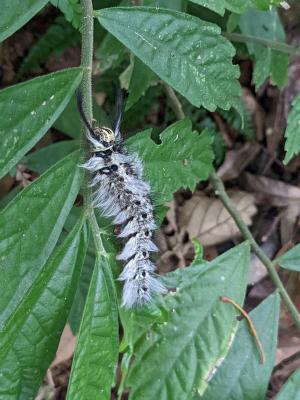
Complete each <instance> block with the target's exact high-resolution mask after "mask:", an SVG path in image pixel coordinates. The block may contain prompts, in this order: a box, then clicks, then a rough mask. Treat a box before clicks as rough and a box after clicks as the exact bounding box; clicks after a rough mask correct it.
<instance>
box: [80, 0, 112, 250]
mask: <svg viewBox="0 0 300 400" xmlns="http://www.w3.org/2000/svg"><path fill="white" fill-rule="evenodd" d="M81 7H82V47H81V67H82V68H83V76H82V81H81V94H82V107H83V110H84V113H85V115H86V117H87V118H88V120H89V121H91V120H92V117H93V102H92V66H93V42H94V18H93V3H92V0H81ZM81 145H82V148H83V150H84V153H85V154H86V153H87V151H88V143H87V140H86V127H85V125H84V124H82V128H81ZM84 207H85V209H86V211H87V213H88V218H89V222H90V225H91V229H92V235H93V239H94V243H95V248H96V253H97V255H101V256H105V255H106V252H105V251H104V248H103V244H102V241H101V232H100V229H99V226H98V223H97V219H96V216H95V213H94V209H93V206H92V201H91V193H90V190H88V188H87V185H86V182H85V185H84Z"/></svg>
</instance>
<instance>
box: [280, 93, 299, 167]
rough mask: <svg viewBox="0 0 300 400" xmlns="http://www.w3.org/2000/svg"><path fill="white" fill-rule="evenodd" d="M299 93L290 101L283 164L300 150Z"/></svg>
mask: <svg viewBox="0 0 300 400" xmlns="http://www.w3.org/2000/svg"><path fill="white" fill-rule="evenodd" d="M299 113H300V94H298V96H296V97H295V99H294V100H293V103H292V111H290V113H289V116H288V121H287V128H286V131H285V139H286V142H285V145H284V150H285V157H284V160H283V162H284V164H287V163H288V162H289V161H291V159H292V158H293V156H294V155H296V154H298V153H299V152H300V119H299Z"/></svg>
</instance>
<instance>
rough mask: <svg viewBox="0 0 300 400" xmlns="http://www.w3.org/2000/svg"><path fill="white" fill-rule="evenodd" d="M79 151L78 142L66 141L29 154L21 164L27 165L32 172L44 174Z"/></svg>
mask: <svg viewBox="0 0 300 400" xmlns="http://www.w3.org/2000/svg"><path fill="white" fill-rule="evenodd" d="M78 149H79V141H78V140H65V141H61V142H57V143H53V144H51V145H50V146H46V147H42V148H41V149H40V150H37V151H34V152H33V153H30V154H28V155H27V156H25V157H24V158H23V160H22V161H21V164H24V165H26V168H28V169H30V170H31V171H34V172H38V173H39V174H42V173H43V172H45V171H46V170H47V169H48V168H49V167H50V166H51V165H53V164H55V163H56V162H58V161H59V160H61V159H62V158H63V157H66V156H67V155H68V154H70V153H72V152H73V151H75V150H78Z"/></svg>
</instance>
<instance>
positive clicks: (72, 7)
mask: <svg viewBox="0 0 300 400" xmlns="http://www.w3.org/2000/svg"><path fill="white" fill-rule="evenodd" d="M50 1H51V3H52V4H53V5H54V6H55V7H58V8H59V9H60V11H61V12H62V13H63V14H64V16H65V18H66V20H67V21H69V22H71V24H72V25H73V26H74V28H76V29H79V28H80V27H81V18H82V11H81V6H80V3H79V0H50Z"/></svg>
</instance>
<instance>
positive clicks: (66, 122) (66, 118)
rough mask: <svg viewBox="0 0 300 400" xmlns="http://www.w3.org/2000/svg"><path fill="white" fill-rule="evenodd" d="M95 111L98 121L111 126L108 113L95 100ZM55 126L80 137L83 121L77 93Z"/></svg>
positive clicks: (102, 124) (68, 133) (77, 137)
mask: <svg viewBox="0 0 300 400" xmlns="http://www.w3.org/2000/svg"><path fill="white" fill-rule="evenodd" d="M93 113H94V118H96V119H97V121H100V124H101V126H110V125H111V124H110V121H109V119H108V118H107V115H106V114H105V112H104V111H103V109H102V108H101V107H99V106H98V105H97V104H96V103H95V102H93ZM53 127H54V128H55V129H57V130H59V131H61V132H63V133H65V134H66V135H68V136H70V137H73V138H75V139H79V137H80V129H81V121H80V116H79V112H78V109H77V104H76V97H75V95H74V96H73V97H72V98H71V100H70V101H69V104H68V105H67V107H66V108H65V110H64V111H63V112H62V114H61V115H60V117H59V118H58V119H57V120H56V122H55V123H54V125H53Z"/></svg>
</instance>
